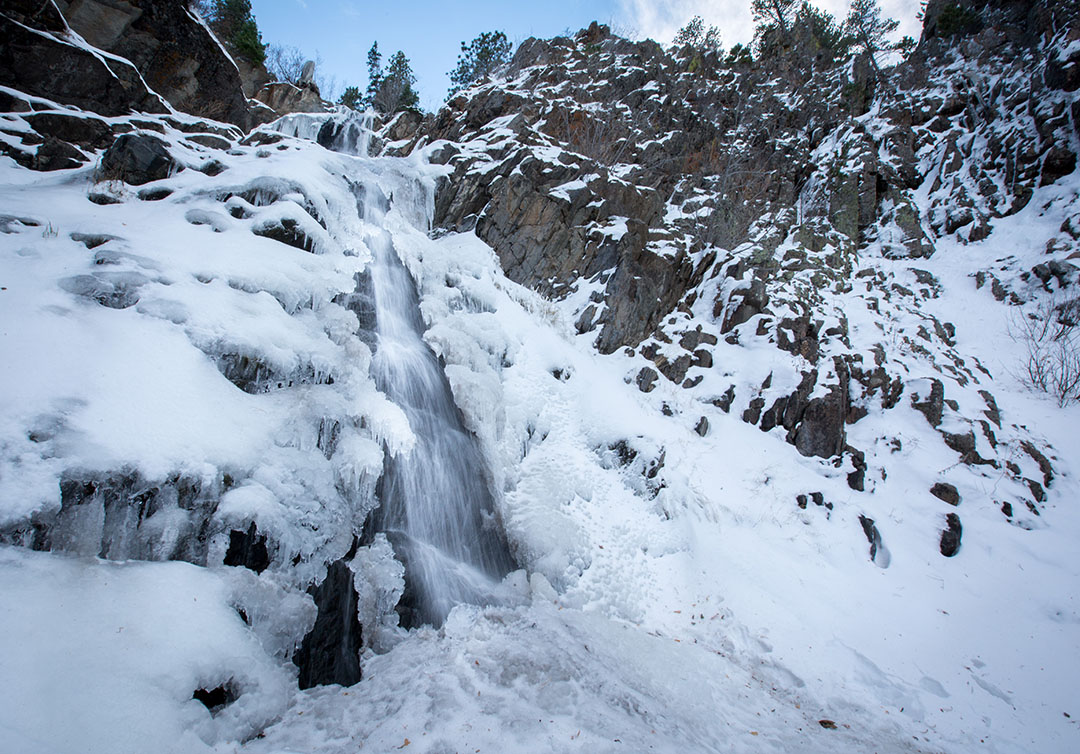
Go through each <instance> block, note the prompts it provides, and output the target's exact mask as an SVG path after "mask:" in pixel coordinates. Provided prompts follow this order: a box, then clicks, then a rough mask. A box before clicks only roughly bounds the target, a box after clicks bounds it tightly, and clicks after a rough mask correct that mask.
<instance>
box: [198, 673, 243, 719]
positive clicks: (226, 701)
mask: <svg viewBox="0 0 1080 754" xmlns="http://www.w3.org/2000/svg"><path fill="white" fill-rule="evenodd" d="M239 697H240V695H239V694H238V693H236V690H235V689H234V688H233V685H232V681H231V680H230V681H229V682H228V683H224V684H222V685H221V686H218V687H216V688H212V689H195V692H194V693H193V694H192V695H191V698H192V699H194V700H196V701H199V702H202V704H203V706H204V707H206V708H207V709H208V710H210V714H211V715H216V714H217V713H218V712H220V711H221V710H223V709H224V708H225V707H227V706H229V705H230V704H232V703H233V702H235V701H236V700H237V699H238V698H239Z"/></svg>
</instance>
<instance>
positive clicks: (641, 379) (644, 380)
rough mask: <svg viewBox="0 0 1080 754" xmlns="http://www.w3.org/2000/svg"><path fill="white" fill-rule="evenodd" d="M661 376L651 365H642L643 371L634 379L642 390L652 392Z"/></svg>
mask: <svg viewBox="0 0 1080 754" xmlns="http://www.w3.org/2000/svg"><path fill="white" fill-rule="evenodd" d="M659 376H660V375H658V374H657V373H656V370H655V369H652V368H651V367H642V368H641V371H640V372H638V374H637V377H636V378H635V379H634V382H635V383H636V384H637V386H638V389H639V390H641V392H643V393H650V392H652V390H653V388H655V387H656V380H657V378H658V377H659Z"/></svg>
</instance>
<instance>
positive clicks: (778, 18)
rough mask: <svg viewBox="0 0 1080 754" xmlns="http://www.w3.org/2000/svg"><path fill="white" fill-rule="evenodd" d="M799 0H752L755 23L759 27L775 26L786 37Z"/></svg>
mask: <svg viewBox="0 0 1080 754" xmlns="http://www.w3.org/2000/svg"><path fill="white" fill-rule="evenodd" d="M797 2H798V0H752V2H751V3H750V9H751V10H752V11H753V13H754V23H755V24H757V25H758V27H759V28H761V27H766V26H775V27H776V28H778V29H779V30H780V33H781V34H782V35H783V36H785V37H786V36H787V34H788V31H789V30H790V29H791V21H792V19H793V18H794V16H795V13H796V11H797V9H798V5H797Z"/></svg>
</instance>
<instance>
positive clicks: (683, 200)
mask: <svg viewBox="0 0 1080 754" xmlns="http://www.w3.org/2000/svg"><path fill="white" fill-rule="evenodd" d="M945 5H946V4H945V3H931V4H930V5H929V7H928V8H927V12H926V18H927V26H926V31H925V34H924V38H923V40H922V41H921V43H920V45H919V47H918V49H917V50H916V51H915V53H914V54H913V55H912V56H911V57H910V58H909V59H908V60H906V61H905V62H903V63H901V64H900V65H898V66H896V67H894V68H890V69H886V70H885V71H884V72H882V71H878V70H877V69H876V68H875V67H874V66H872V65H871V64H870V62H869V61H868V60H867V59H866V58H865V57H863V58H855V59H854V60H852V61H850V62H845V63H842V64H840V63H834V62H833V61H832V60H831V58H830V57H829V56H828V54H827V51H823V48H822V46H821V44H820V42H819V40H816V39H815V38H813V36H812V34H809V33H806V32H804V33H802V34H801V35H796V37H795V38H794V41H793V43H792V45H791V46H790V47H789V48H787V49H785V50H782V51H781V52H779V53H777V54H776V55H775V56H773V57H771V58H768V59H764V60H761V61H757V62H755V63H754V64H753V65H745V64H737V65H734V66H725V65H722V64H721V62H720V61H719V60H717V59H715V56H710V55H706V56H704V57H702V56H701V55H700V54H698V53H696V51H694V50H692V49H689V48H688V49H685V50H674V51H665V50H663V49H662V48H660V47H659V46H658V45H656V44H655V43H653V42H649V41H646V42H637V43H635V42H630V41H628V40H625V39H620V38H618V37H616V36H613V35H611V34H610V33H609V32H608V30H607V29H606V28H605V27H603V26H598V25H595V24H594V25H593V26H592V27H590V28H589V29H588V30H585V31H582V32H580V33H578V34H577V35H575V36H574V37H562V38H556V39H553V40H549V41H542V40H536V39H531V40H528V41H526V42H525V43H523V44H522V45H521V47H520V49H519V50H518V52H517V54H516V56H515V58H514V60H513V62H512V64H511V66H510V68H509V70H508V71H507V72H506V74H505V77H504V78H502V79H500V80H497V81H493V82H491V83H485V84H483V85H480V86H477V87H474V88H473V89H470V90H468V91H466V92H463V93H461V94H459V95H458V96H457V97H455V98H454V99H453V100H451V101H450V102H449V103H448V104H447V106H446V107H445V108H444V109H443V110H441V111H440V112H439V113H438V115H436V116H434V117H432V118H429V119H428V120H427V121H426V122H425V123H424V124H423V126H422V127H421V128H419V129H418V130H417V131H416V132H415V134H413V135H412V137H411V141H404V140H402V139H401V135H400V134H397V135H396V138H397V141H394V142H393V143H392V145H391V147H390V149H391V150H394V151H396V152H402V151H408V150H409V149H411V148H414V147H415V145H420V144H431V145H433V147H437V149H436V151H435V152H434V159H436V160H437V161H440V162H443V163H445V164H446V165H447V166H448V169H449V173H448V176H447V178H446V179H445V181H444V182H443V184H442V186H441V188H440V191H439V192H438V194H437V198H436V223H437V224H439V225H440V226H442V227H444V228H448V229H456V230H462V229H466V230H467V229H472V228H475V231H476V233H477V235H478V236H480V237H481V238H482V239H484V240H485V241H487V242H488V243H489V244H490V245H491V246H492V247H493V248H494V249H495V250H496V251H497V253H498V255H499V258H500V260H501V262H502V265H503V268H504V269H505V271H506V273H507V275H508V276H510V277H511V278H512V279H514V280H516V281H518V282H521V283H523V284H525V285H528V286H530V287H533V288H535V289H537V290H539V291H541V292H542V293H544V294H546V295H549V296H553V297H555V298H557V299H564V300H565V301H566V302H567V303H566V306H567V309H568V311H570V312H571V315H572V317H573V318H574V320H575V321H576V323H577V329H578V331H579V332H582V333H587V332H593V333H595V347H596V348H597V349H598V350H599V351H600V352H601V353H611V352H614V351H616V350H618V349H624V350H625V351H626V353H628V354H630V355H634V354H637V355H639V356H641V357H644V358H643V362H644V365H643V366H642V368H641V370H640V372H639V373H638V374H637V375H636V378H635V379H636V381H637V384H638V385H639V386H640V388H641V389H642V390H646V391H650V390H653V389H654V388H655V386H656V384H657V380H667V381H670V382H672V383H674V384H675V385H679V386H681V387H682V388H683V389H684V390H686V391H687V392H688V393H689V394H690V395H692V396H693V397H694V399H696V400H698V401H701V402H703V403H710V404H713V405H715V406H720V407H721V408H722V409H723V410H724V411H732V412H735V413H736V414H738V415H741V416H742V418H743V420H744V421H747V422H750V423H752V424H756V425H758V426H759V427H760V428H761V429H762V430H763V431H767V432H775V433H778V434H780V435H781V436H783V437H785V438H786V439H787V441H788V442H790V443H793V444H794V445H795V447H796V448H797V449H798V450H799V451H800V453H802V454H803V455H808V456H819V457H822V458H831V459H833V461H834V462H835V463H836V464H837V465H841V466H842V467H843V468H844V469H845V470H846V471H845V473H847V475H848V481H849V485H850V487H851V488H852V489H854V490H859V491H862V490H871V489H873V487H874V486H875V484H880V483H881V482H882V481H883V480H884V478H885V477H884V475H885V472H884V467H885V465H886V460H885V459H884V458H881V457H880V453H881V452H882V451H881V450H880V449H878V450H874V449H872V448H869V447H867V446H866V445H865V444H864V443H866V442H867V441H869V442H873V443H875V444H877V443H881V444H884V443H882V441H881V440H872V439H869V438H867V440H860V441H855V440H853V439H852V435H853V434H854V435H855V436H858V435H860V434H862V433H860V432H859V431H858V425H859V422H860V421H861V420H863V419H864V418H865V417H866V416H868V415H869V414H874V415H875V416H876V415H880V414H881V412H886V413H887V412H889V411H891V410H893V409H894V408H896V407H898V406H900V407H912V406H913V407H915V408H916V409H918V410H919V411H922V412H923V413H924V414H925V415H926V417H927V421H928V422H929V423H930V424H931V425H932V426H934V427H935V428H938V429H939V431H940V436H941V442H942V445H943V448H942V449H943V451H944V452H949V453H955V454H956V455H957V458H958V460H959V461H960V462H961V463H962V464H966V465H969V466H970V467H972V468H978V466H979V464H984V465H986V466H988V467H990V468H992V469H1000V470H1001V472H1002V473H1003V474H1004V475H1005V476H1006V477H1007V478H1008V479H1010V480H1011V484H1012V486H1011V487H1010V492H1009V493H1008V496H1011V498H1012V499H1011V500H1010V501H1009V502H1010V505H1009V506H1008V510H1010V511H1012V510H1017V509H1019V510H1027V511H1030V512H1031V513H1033V514H1037V513H1038V504H1039V501H1040V500H1041V497H1042V495H1041V485H1042V484H1043V483H1044V482H1045V481H1046V480H1044V479H1043V476H1042V474H1041V472H1039V467H1040V465H1041V464H1042V461H1040V460H1039V455H1040V454H1039V453H1038V452H1036V453H1034V454H1032V453H1029V452H1025V449H1028V448H1031V449H1034V446H1032V445H1031V444H1030V443H1029V442H1028V440H1027V438H1026V437H1025V433H1024V431H1023V430H1022V429H1020V428H1019V427H1017V426H1016V425H1012V426H1009V425H1008V424H1006V425H1004V426H1002V423H1001V421H1000V418H999V417H997V415H996V411H995V410H994V401H993V396H992V395H991V393H990V392H989V391H988V390H987V389H986V386H984V383H987V382H989V374H988V373H987V372H986V370H985V369H984V368H983V367H982V365H981V364H980V363H979V362H978V360H974V359H972V358H970V357H967V356H965V355H964V354H963V353H962V352H960V351H958V350H957V348H956V333H955V327H954V326H953V324H951V323H950V322H948V321H945V320H944V318H943V317H941V316H940V315H939V314H936V313H935V312H936V311H937V310H936V309H935V307H933V306H932V305H929V304H931V302H932V301H933V299H934V298H936V297H937V295H938V290H939V284H938V281H937V279H936V278H935V275H934V274H932V273H931V272H930V271H928V270H926V269H923V267H926V266H928V265H927V264H926V263H924V262H923V261H922V260H926V259H928V258H931V257H934V256H940V255H941V254H943V253H945V252H943V251H942V249H944V248H951V247H953V246H954V245H955V244H960V245H964V244H969V243H974V242H978V241H980V240H982V239H985V238H986V237H987V236H988V235H989V234H990V233H991V232H992V227H993V222H994V220H995V218H1001V217H1004V216H1009V215H1012V214H1015V213H1017V212H1019V211H1020V210H1021V209H1022V208H1024V207H1025V206H1026V204H1027V202H1028V201H1029V200H1030V198H1031V196H1032V192H1033V190H1034V189H1035V188H1036V187H1039V186H1045V185H1048V184H1052V183H1053V182H1054V181H1056V180H1058V179H1059V178H1061V177H1062V176H1065V175H1068V174H1070V173H1071V172H1072V171H1073V170H1074V169H1075V166H1076V151H1077V134H1078V132H1077V130H1076V129H1077V127H1078V125H1077V117H1076V116H1077V112H1076V111H1077V103H1076V97H1075V94H1074V92H1075V90H1076V89H1077V81H1076V80H1075V79H1076V76H1075V71H1076V70H1077V65H1078V60H1080V44H1078V42H1077V39H1078V33H1077V31H1076V26H1075V24H1074V23H1073V21H1075V18H1074V16H1075V9H1071V8H1066V7H1065V6H1062V5H1060V4H1057V3H1034V4H1031V3H1015V2H993V3H985V4H980V3H968V4H967V6H965V7H966V8H967V9H966V10H965V11H964V13H966V14H967V15H965V16H964V18H966V19H967V22H966V23H967V24H968V25H967V26H964V27H963V28H952V27H949V28H945V29H943V28H942V25H941V24H940V23H939V18H940V16H941V12H942V8H943V7H944V6H945ZM954 25H955V24H954ZM1069 211H1072V212H1075V208H1074V209H1072V210H1069ZM1069 223H1072V224H1069ZM1075 224H1076V223H1075V221H1068V222H1066V223H1065V224H1063V226H1062V228H1061V229H1060V231H1059V232H1058V233H1056V234H1052V236H1053V237H1052V238H1051V240H1050V242H1049V244H1048V246H1047V250H1046V257H1045V258H1044V259H1041V260H1036V261H1038V262H1039V264H1038V265H1035V266H1034V267H1032V265H1031V261H1028V260H1019V259H1016V258H1010V259H1007V260H996V261H991V260H986V261H985V262H981V263H977V267H976V268H974V269H971V270H970V274H971V275H972V280H973V283H972V284H973V285H974V286H978V287H980V288H982V287H983V286H984V285H987V284H988V291H990V292H992V294H993V295H994V296H995V297H996V298H998V299H1008V300H1011V301H1013V302H1020V301H1028V300H1032V299H1033V298H1037V297H1038V296H1039V295H1041V293H1043V292H1044V289H1045V290H1049V288H1050V287H1054V288H1055V290H1057V289H1060V290H1062V291H1064V292H1065V294H1066V295H1068V294H1072V295H1075V291H1076V287H1075V286H1076V281H1077V266H1076V263H1075V260H1076V258H1077V257H1078V256H1080V252H1078V248H1080V246H1078V245H1077V234H1076V232H1075V231H1074V230H1073V226H1074V225H1075ZM1025 265H1026V266H1025ZM860 312H864V313H865V314H860ZM718 343H720V344H721V347H720V348H718V347H717V344H718ZM740 352H742V353H747V354H749V353H755V354H758V353H762V352H764V353H769V354H771V355H770V356H769V357H768V365H767V366H761V367H760V369H759V371H760V374H759V375H758V377H757V380H758V382H757V383H755V384H742V385H739V384H736V382H737V380H733V381H732V384H730V385H720V384H717V382H716V381H715V379H714V377H715V368H716V367H717V366H719V367H723V366H724V365H725V364H730V365H731V367H730V368H732V369H735V368H736V367H735V365H734V364H733V363H732V360H733V359H734V360H739V359H740V356H739V353H740ZM755 358H757V357H755ZM943 412H944V416H945V417H946V420H945V421H944V423H943V420H942V416H943ZM988 417H989V418H988ZM946 426H947V427H948V429H946V428H945V427H946ZM868 453H869V454H870V455H879V459H878V461H877V462H876V467H875V462H874V461H873V460H872V459H870V458H869V457H868ZM1017 458H1019V459H1020V461H1019V462H1017V461H1016V460H1015V459H1017ZM1029 466H1030V467H1031V468H1028V467H1029ZM976 473H980V472H976ZM1002 496H1003V497H1004V496H1006V495H1004V494H1002ZM1007 516H1009V517H1010V520H1011V513H1009V514H1007Z"/></svg>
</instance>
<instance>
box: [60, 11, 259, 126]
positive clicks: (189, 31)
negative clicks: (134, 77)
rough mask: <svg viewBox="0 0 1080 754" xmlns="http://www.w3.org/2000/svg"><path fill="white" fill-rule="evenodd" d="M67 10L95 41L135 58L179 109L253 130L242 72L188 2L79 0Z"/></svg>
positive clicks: (75, 26)
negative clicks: (196, 17) (241, 76)
mask: <svg viewBox="0 0 1080 754" xmlns="http://www.w3.org/2000/svg"><path fill="white" fill-rule="evenodd" d="M64 13H65V17H66V18H67V20H68V23H70V24H71V27H72V29H74V30H75V31H76V32H78V33H79V34H81V35H82V36H83V37H85V38H86V39H87V40H93V41H91V44H94V45H95V46H98V47H100V48H101V49H103V50H106V51H107V52H111V53H112V54H114V55H119V56H120V57H122V58H126V59H127V60H130V61H131V62H132V63H133V64H134V66H135V67H136V68H137V69H138V71H139V73H140V74H141V75H142V79H143V80H145V81H146V84H147V85H148V86H149V87H150V88H151V89H152V90H153V91H154V92H157V93H158V94H160V95H161V96H162V97H164V98H165V99H166V100H167V101H168V102H169V104H171V105H172V106H173V107H175V108H176V109H177V110H180V111H182V112H186V113H191V114H192V115H198V116H202V117H205V118H212V119H214V120H220V121H224V122H226V123H233V124H235V125H238V126H240V127H241V128H247V126H248V122H249V118H248V107H247V97H246V96H245V95H244V91H243V84H242V82H241V80H240V73H239V71H238V70H237V67H236V66H235V65H234V64H233V61H232V60H231V59H230V58H229V56H228V55H227V54H226V53H225V52H224V50H222V48H221V46H220V45H219V44H218V42H217V40H215V39H214V38H213V36H212V35H211V34H210V32H209V31H207V29H206V27H204V26H203V25H202V24H200V23H198V22H197V21H196V20H195V18H194V17H193V16H192V15H191V13H190V12H189V11H188V9H187V4H186V3H184V2H177V1H175V0H157V1H155V2H145V0H144V1H142V2H128V1H127V0H73V2H71V3H70V4H68V6H67V10H65V12H64ZM136 109H140V108H136Z"/></svg>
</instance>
